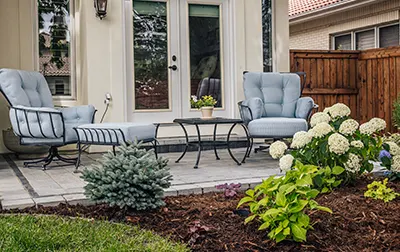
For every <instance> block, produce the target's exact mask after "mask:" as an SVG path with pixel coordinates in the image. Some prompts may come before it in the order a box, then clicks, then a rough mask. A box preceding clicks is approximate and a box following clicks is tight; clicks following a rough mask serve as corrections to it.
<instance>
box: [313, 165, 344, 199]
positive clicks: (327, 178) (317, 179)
mask: <svg viewBox="0 0 400 252" xmlns="http://www.w3.org/2000/svg"><path fill="white" fill-rule="evenodd" d="M343 172H344V168H343V167H340V166H335V167H333V168H332V169H331V168H330V167H329V166H327V167H325V168H320V169H319V170H318V171H317V172H316V173H315V174H313V175H314V176H313V182H314V187H315V188H316V189H318V190H320V191H321V193H327V192H331V191H332V190H333V189H334V188H336V187H338V186H339V185H340V184H341V183H342V181H343V180H342V179H338V178H339V176H340V175H341V174H342V173H343Z"/></svg>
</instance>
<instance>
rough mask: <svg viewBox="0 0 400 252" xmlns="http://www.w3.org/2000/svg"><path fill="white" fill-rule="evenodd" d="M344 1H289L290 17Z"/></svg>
mask: <svg viewBox="0 0 400 252" xmlns="http://www.w3.org/2000/svg"><path fill="white" fill-rule="evenodd" d="M342 1H344V0H289V17H291V16H295V15H299V14H302V13H305V12H309V11H312V10H316V9H320V8H323V7H325V6H328V5H332V4H335V3H338V2H342Z"/></svg>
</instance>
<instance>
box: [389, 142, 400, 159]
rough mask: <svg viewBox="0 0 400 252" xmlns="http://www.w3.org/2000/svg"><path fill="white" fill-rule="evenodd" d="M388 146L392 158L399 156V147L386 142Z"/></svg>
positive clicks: (393, 143)
mask: <svg viewBox="0 0 400 252" xmlns="http://www.w3.org/2000/svg"><path fill="white" fill-rule="evenodd" d="M386 144H387V145H389V153H390V155H392V156H396V155H400V147H399V146H398V145H397V144H396V143H395V142H386Z"/></svg>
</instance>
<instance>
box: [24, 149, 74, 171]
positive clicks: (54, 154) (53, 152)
mask: <svg viewBox="0 0 400 252" xmlns="http://www.w3.org/2000/svg"><path fill="white" fill-rule="evenodd" d="M54 160H60V161H62V162H64V163H68V164H74V165H76V163H77V162H78V158H66V157H63V156H61V155H60V154H59V152H58V149H57V147H50V149H49V154H48V155H47V157H45V158H42V159H39V160H35V161H27V162H24V166H25V167H28V166H29V165H33V164H39V163H43V164H42V168H43V170H46V167H47V166H48V165H49V164H50V163H51V162H53V161H54Z"/></svg>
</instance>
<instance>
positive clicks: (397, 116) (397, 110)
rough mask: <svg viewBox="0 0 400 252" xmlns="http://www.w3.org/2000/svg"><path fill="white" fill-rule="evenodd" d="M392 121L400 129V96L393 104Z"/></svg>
mask: <svg viewBox="0 0 400 252" xmlns="http://www.w3.org/2000/svg"><path fill="white" fill-rule="evenodd" d="M392 120H393V123H394V125H395V126H396V127H397V128H398V129H399V128H400V96H399V97H398V98H397V100H395V101H394V102H393V115H392Z"/></svg>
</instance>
